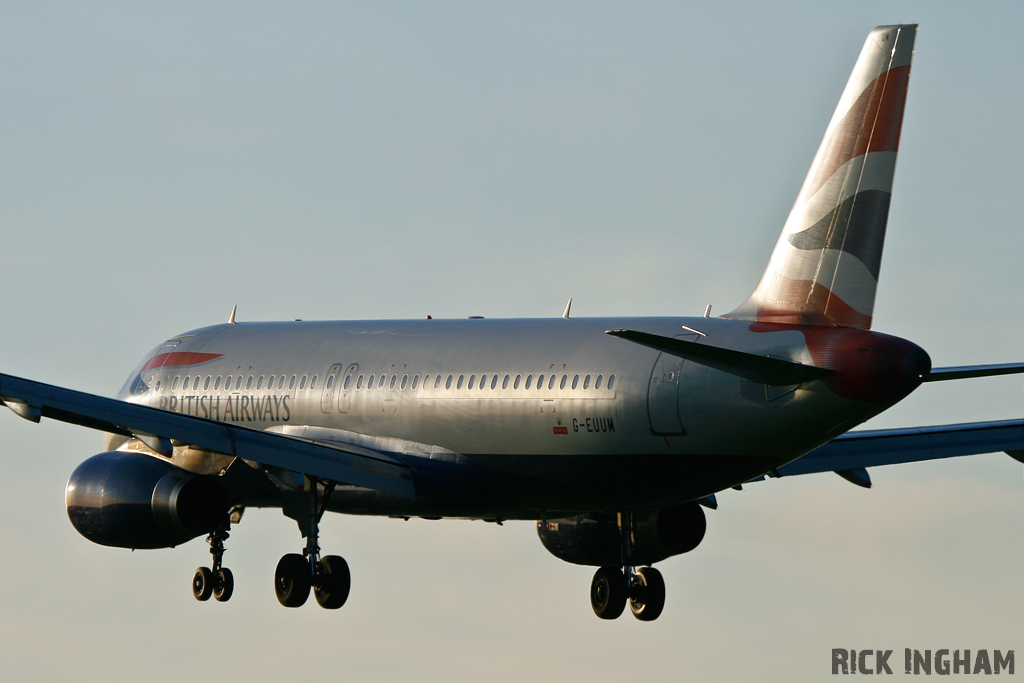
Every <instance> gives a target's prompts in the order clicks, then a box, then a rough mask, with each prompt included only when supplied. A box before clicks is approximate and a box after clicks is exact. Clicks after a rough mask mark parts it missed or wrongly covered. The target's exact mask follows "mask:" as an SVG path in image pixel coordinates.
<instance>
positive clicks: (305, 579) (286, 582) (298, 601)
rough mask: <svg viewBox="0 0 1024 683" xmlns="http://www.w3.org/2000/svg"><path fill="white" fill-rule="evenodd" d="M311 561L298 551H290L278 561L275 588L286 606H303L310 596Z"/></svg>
mask: <svg viewBox="0 0 1024 683" xmlns="http://www.w3.org/2000/svg"><path fill="white" fill-rule="evenodd" d="M309 589H310V576H309V563H308V562H306V558H304V557H303V556H302V555H299V554H296V553H289V554H287V555H285V556H284V557H282V558H281V560H280V561H279V562H278V563H277V571H276V573H275V574H274V590H275V591H276V592H277V600H278V602H280V603H281V604H282V605H284V606H285V607H302V605H303V604H305V602H306V598H308V597H309Z"/></svg>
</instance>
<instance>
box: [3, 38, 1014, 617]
mask: <svg viewBox="0 0 1024 683" xmlns="http://www.w3.org/2000/svg"><path fill="white" fill-rule="evenodd" d="M916 29H917V27H916V26H914V25H902V26H880V27H878V28H876V29H874V30H873V31H872V32H871V33H870V35H869V36H868V39H867V42H866V43H865V44H864V49H863V51H862V52H861V54H860V58H859V59H858V60H857V63H856V65H855V67H854V69H853V73H852V75H851V76H850V80H849V82H848V83H847V86H846V89H845V91H844V92H843V95H842V98H841V99H840V101H839V105H838V107H837V108H836V112H835V114H834V116H833V117H832V121H831V122H830V123H829V125H828V128H827V129H826V131H825V137H824V139H823V141H822V143H821V146H820V148H819V149H818V152H817V154H816V156H815V158H814V161H813V163H812V165H811V168H810V171H809V172H808V174H807V178H806V180H805V181H804V184H803V187H802V188H801V190H800V194H799V196H798V197H797V200H796V204H795V205H794V207H793V210H792V212H791V213H790V215H789V219H788V220H787V221H786V224H785V227H784V228H783V231H782V235H781V237H780V238H779V241H778V244H777V246H776V247H775V251H774V252H773V254H772V256H771V260H770V261H769V263H768V267H767V269H766V270H765V273H764V276H763V277H762V279H761V281H760V284H758V286H757V288H756V289H755V290H754V292H753V294H751V296H750V298H749V299H747V301H745V302H744V303H743V304H741V305H740V306H739V307H738V308H737V309H736V310H734V311H732V312H731V313H728V314H726V315H723V316H720V317H711V316H710V311H709V312H707V313H705V315H704V316H703V317H696V318H671V317H667V318H605V319H574V318H572V317H571V315H570V310H569V308H568V307H566V310H565V314H564V315H563V316H562V317H561V318H554V319H529V320H485V319H478V318H472V319H467V320H431V319H426V320H413V321H397V322H396V321H368V322H365V321H364V322H302V321H292V322H279V323H246V322H236V321H235V314H234V311H232V315H231V318H230V320H229V321H228V322H227V323H226V324H221V325H213V326H211V327H203V328H200V329H197V330H193V331H191V332H186V333H184V334H181V335H178V336H176V337H173V338H172V339H168V340H167V341H165V342H163V343H161V344H159V345H158V346H157V347H156V348H154V349H153V350H152V351H151V352H150V353H148V354H146V356H145V357H144V358H143V359H142V361H141V362H140V363H139V364H138V367H137V368H136V369H135V370H134V371H133V372H132V373H131V375H130V377H129V378H128V381H127V382H126V383H125V385H124V388H123V389H122V390H121V392H120V393H119V394H118V396H117V397H116V398H113V399H109V398H101V397H98V396H93V395H90V394H84V393H81V392H76V391H71V390H69V389H62V388H59V387H55V386H50V385H45V384H40V383H38V382H33V381H29V380H25V379H20V378H17V377H11V376H9V375H0V400H2V401H3V403H4V404H6V405H7V406H8V407H9V408H11V410H13V411H14V412H15V413H16V414H17V415H19V416H21V417H23V418H26V419H29V420H33V421H37V422H38V421H39V420H40V418H41V417H46V418H51V419H56V420H62V421H64V422H71V423H74V424H79V425H83V426H86V427H90V428H93V429H98V430H100V431H103V432H105V437H104V438H105V448H104V452H103V453H100V454H99V455H95V456H93V457H91V458H89V459H88V460H86V461H85V462H83V463H82V464H81V465H80V466H79V467H78V468H77V469H76V470H75V472H74V473H73V474H72V475H71V478H70V480H69V481H68V485H67V493H66V502H67V510H68V516H69V517H70V518H71V523H72V524H73V525H74V526H75V528H76V529H77V530H78V531H79V532H80V533H81V534H82V535H83V536H85V537H86V538H88V539H89V540H91V541H94V542H95V543H99V544H101V545H107V546H115V547H122V548H166V547H173V546H176V545H179V544H181V543H185V542H186V541H189V540H190V539H193V538H196V537H199V536H203V535H207V536H208V539H209V542H210V547H211V552H212V555H213V561H212V566H211V567H200V568H199V569H198V570H196V572H195V575H194V577H193V591H194V594H195V597H196V598H198V599H199V600H207V599H209V598H210V597H211V596H213V597H215V598H216V599H217V600H220V601H225V600H227V599H229V598H230V597H231V594H232V589H233V581H232V575H231V571H230V570H229V569H227V568H226V567H225V566H224V565H223V554H224V540H225V539H226V538H227V536H228V531H229V529H230V527H231V525H232V524H237V523H238V522H239V521H240V519H241V517H242V512H243V511H244V509H245V508H246V507H250V506H256V507H280V508H281V509H282V511H283V512H284V514H285V515H287V516H288V517H290V518H292V519H294V520H296V521H297V522H298V526H299V529H300V531H301V533H302V535H303V536H304V537H305V539H306V542H305V548H304V549H303V551H302V552H301V554H300V553H292V554H288V555H285V556H284V557H282V558H281V560H280V562H279V563H278V565H277V571H276V576H275V578H274V587H275V589H276V591H277V596H278V599H279V600H280V602H281V604H282V605H285V606H286V607H298V606H300V605H302V604H303V603H304V602H305V601H306V599H307V598H308V596H309V593H310V591H311V590H312V591H313V592H314V594H315V596H316V600H317V602H319V603H320V605H322V606H323V607H326V608H329V609H334V608H338V607H341V606H342V605H343V604H344V603H345V601H346V599H347V597H348V594H349V586H350V575H349V569H348V565H347V564H346V563H345V560H343V559H342V558H341V557H339V556H336V555H321V553H320V547H319V544H318V535H317V530H318V524H319V521H320V519H321V517H322V515H323V514H324V513H325V512H328V511H329V512H340V513H347V514H358V515H388V516H394V517H428V518H443V517H452V518H471V519H484V520H491V521H502V520H507V519H522V520H536V522H537V530H538V534H539V535H540V539H541V541H542V542H543V544H544V546H545V547H546V548H547V549H548V550H549V551H551V552H552V553H553V554H554V555H555V556H557V557H559V558H560V559H562V560H566V561H568V562H574V563H577V564H583V565H593V566H596V567H598V569H597V572H596V574H595V575H594V579H593V582H592V584H591V591H590V598H591V604H592V606H593V609H594V612H596V613H597V615H598V616H599V617H601V618H603V619H614V618H616V617H618V616H619V615H620V614H621V613H622V611H623V610H624V608H625V606H626V604H627V603H629V606H630V609H631V611H632V612H633V614H634V615H635V616H636V617H637V618H638V619H641V620H645V621H649V620H652V619H656V618H657V617H658V615H659V614H660V613H661V611H662V608H663V606H664V603H665V584H664V582H663V580H662V578H661V574H660V573H659V572H658V570H657V569H654V568H652V567H651V565H652V564H655V563H657V562H659V561H661V560H663V559H665V558H667V557H670V556H673V555H677V554H679V553H685V552H688V551H690V550H693V549H694V548H695V547H697V545H698V544H699V543H700V542H701V539H702V538H703V536H704V531H705V518H704V512H703V509H704V508H705V507H708V508H714V507H715V506H716V502H715V497H714V496H715V493H716V492H718V491H722V490H723V489H727V488H729V487H734V486H739V485H741V484H743V483H746V482H749V481H751V480H756V479H760V478H763V477H765V476H783V475H796V474H804V473H810V472H827V471H833V472H837V473H838V474H840V475H841V476H843V477H845V478H846V479H848V480H850V481H851V482H853V483H856V484H859V485H862V486H869V485H870V479H869V475H868V473H867V468H868V467H872V466H877V465H883V464H890V463H900V462H910V461H915V460H925V459H930V458H943V457H950V456H956V455H968V454H973V453H989V452H998V451H1006V452H1008V453H1010V454H1011V455H1013V456H1014V457H1016V458H1017V459H1022V460H1024V420H1010V421H1004V422H990V423H978V424H962V425H946V426H942V427H924V428H915V429H904V430H885V431H874V432H849V430H850V429H851V428H853V427H855V426H857V425H859V424H861V423H863V422H864V421H865V420H868V419H869V418H871V417H872V416H874V415H877V414H878V413H880V412H882V411H884V410H886V409H887V408H889V407H890V406H892V405H894V404H895V403H897V402H898V401H900V400H902V399H903V398H904V397H906V396H907V395H909V394H910V393H911V392H913V391H914V389H916V388H917V387H918V386H919V385H920V384H921V383H922V382H929V381H938V380H950V379H958V378H965V377H982V376H986V375H997V374H1006V373H1013V372H1024V363H1013V364H1007V365H998V366H971V367H958V368H932V367H931V360H930V359H929V357H928V354H927V353H926V352H925V351H924V350H923V349H922V348H921V347H919V346H917V345H916V344H914V343H912V342H910V341H907V340H904V339H899V338H897V337H892V336H888V335H885V334H881V333H879V332H874V331H871V320H872V312H873V308H874V299H875V289H876V284H877V281H878V275H879V267H880V262H881V257H882V244H883V240H884V237H885V229H886V222H887V219H888V212H889V201H890V197H891V191H892V182H893V174H894V170H895V164H896V153H897V149H898V146H899V138H900V127H901V124H902V119H903V109H904V102H905V99H906V92H907V84H908V80H909V76H910V61H911V57H912V54H913V45H914V37H915V32H916Z"/></svg>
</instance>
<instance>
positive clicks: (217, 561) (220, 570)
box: [192, 522, 235, 602]
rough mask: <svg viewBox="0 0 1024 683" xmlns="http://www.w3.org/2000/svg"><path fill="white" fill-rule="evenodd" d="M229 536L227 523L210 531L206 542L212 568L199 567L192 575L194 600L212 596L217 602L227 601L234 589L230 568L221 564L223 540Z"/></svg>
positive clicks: (206, 598) (204, 599) (202, 599)
mask: <svg viewBox="0 0 1024 683" xmlns="http://www.w3.org/2000/svg"><path fill="white" fill-rule="evenodd" d="M228 536H229V534H228V523H227V522H225V524H224V526H222V527H220V528H219V529H214V530H213V531H211V532H210V535H209V536H208V537H207V539H206V542H207V543H209V544H210V554H211V555H213V568H212V569H211V568H209V567H200V568H199V569H196V573H195V574H193V575H192V595H194V596H195V597H196V600H200V601H206V600H209V599H210V596H213V598H214V599H215V600H217V602H227V601H228V600H230V599H231V594H232V593H234V591H235V578H234V576H232V574H231V570H230V569H228V568H227V567H224V566H223V565H222V562H223V560H224V541H225V539H227V538H228Z"/></svg>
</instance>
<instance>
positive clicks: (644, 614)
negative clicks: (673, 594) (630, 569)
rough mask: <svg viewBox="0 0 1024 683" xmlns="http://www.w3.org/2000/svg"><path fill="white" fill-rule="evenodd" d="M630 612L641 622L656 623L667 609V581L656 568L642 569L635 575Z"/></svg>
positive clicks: (630, 597)
mask: <svg viewBox="0 0 1024 683" xmlns="http://www.w3.org/2000/svg"><path fill="white" fill-rule="evenodd" d="M632 584H633V585H632V586H630V591H629V610H630V611H631V612H632V613H633V616H634V617H636V618H637V619H639V620H640V621H654V620H655V619H657V618H658V617H659V616H661V610H663V609H664V608H665V579H663V578H662V576H661V572H659V571H658V570H657V569H655V568H654V567H640V568H639V569H637V570H636V573H635V574H633V581H632Z"/></svg>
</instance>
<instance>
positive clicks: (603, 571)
mask: <svg viewBox="0 0 1024 683" xmlns="http://www.w3.org/2000/svg"><path fill="white" fill-rule="evenodd" d="M619 528H620V529H622V566H621V567H601V568H600V569H598V570H597V572H596V573H595V574H594V580H593V581H592V582H591V584H590V605H591V606H592V607H593V608H594V614H596V615H597V616H598V617H600V618H601V619H617V618H618V617H619V615H621V614H622V612H623V611H624V610H625V609H626V602H627V601H628V602H629V610H630V611H631V612H632V613H633V616H634V617H636V618H637V619H639V620H640V621H654V620H655V619H657V618H658V617H659V616H661V611H662V609H664V607H665V580H664V579H663V578H662V576H661V572H659V571H658V570H657V569H655V568H654V567H635V566H634V565H633V515H632V513H630V512H623V513H620V514H619Z"/></svg>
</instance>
